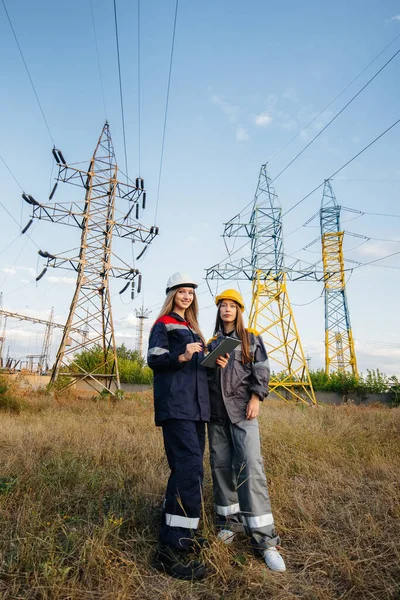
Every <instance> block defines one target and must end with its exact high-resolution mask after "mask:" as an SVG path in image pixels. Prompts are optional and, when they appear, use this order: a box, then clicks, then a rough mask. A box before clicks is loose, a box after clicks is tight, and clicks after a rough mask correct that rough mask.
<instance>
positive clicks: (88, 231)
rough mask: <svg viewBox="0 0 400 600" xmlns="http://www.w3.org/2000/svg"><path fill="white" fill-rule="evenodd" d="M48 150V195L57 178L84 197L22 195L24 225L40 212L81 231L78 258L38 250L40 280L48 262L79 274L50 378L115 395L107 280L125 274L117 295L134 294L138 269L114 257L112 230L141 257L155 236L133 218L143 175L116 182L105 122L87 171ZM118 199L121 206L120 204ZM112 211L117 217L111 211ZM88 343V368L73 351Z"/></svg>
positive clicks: (141, 199) (141, 204)
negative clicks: (27, 215) (53, 166)
mask: <svg viewBox="0 0 400 600" xmlns="http://www.w3.org/2000/svg"><path fill="white" fill-rule="evenodd" d="M53 155H54V158H55V160H56V162H57V165H58V169H59V171H58V177H57V182H56V184H55V185H54V188H53V190H52V192H51V194H50V196H49V200H50V201H51V200H52V198H53V196H54V194H55V191H56V189H57V185H58V182H60V181H61V182H65V183H69V184H72V185H75V186H81V187H83V188H84V189H85V198H84V201H83V202H72V203H68V204H67V203H65V202H60V203H56V202H55V203H48V204H41V203H39V202H37V201H36V200H35V199H34V198H33V197H32V196H31V195H28V194H25V193H23V195H22V196H23V198H24V200H25V201H26V202H28V204H30V205H31V206H32V211H33V212H32V219H31V221H30V223H31V222H32V220H33V218H38V219H41V220H45V221H50V222H52V223H62V224H64V225H69V226H73V227H78V228H79V229H80V230H81V242H80V250H79V254H78V256H73V257H70V256H66V255H65V254H66V253H62V254H59V255H55V254H50V253H49V252H47V251H46V252H43V251H39V254H40V256H42V257H43V258H45V259H47V262H46V266H45V268H44V269H43V271H42V273H41V274H40V275H39V277H38V278H37V279H38V280H39V279H41V278H42V277H43V275H44V274H45V272H46V270H47V268H48V267H60V268H64V269H72V270H73V271H75V272H76V274H77V280H76V288H75V293H74V295H73V298H72V301H71V305H70V309H69V314H68V318H67V322H66V325H65V327H64V331H63V335H62V340H61V344H60V347H59V349H58V352H57V356H56V360H55V364H54V368H53V372H52V377H51V382H52V383H55V382H56V380H57V378H58V376H59V375H60V374H62V375H67V376H68V377H69V378H70V379H69V381H68V382H67V383H66V385H65V386H64V388H63V389H65V388H66V387H69V386H70V385H72V384H73V383H75V381H76V380H85V381H86V382H87V383H88V384H89V385H90V386H91V387H93V388H94V389H95V390H96V391H99V390H102V389H104V390H107V391H108V392H110V393H115V391H116V390H117V389H119V388H120V382H119V373H118V360H117V352H116V342H115V334H114V325H113V319H112V310H111V296H110V289H109V278H110V277H115V278H117V279H123V280H125V282H126V283H125V285H124V287H123V289H122V290H121V291H120V293H123V292H124V291H125V290H126V289H127V288H128V287H129V286H130V287H131V295H132V296H134V293H135V291H136V292H137V293H139V292H140V288H141V274H140V273H139V271H138V270H137V269H136V268H135V266H134V265H129V264H128V263H127V262H125V261H123V260H122V259H120V258H119V257H117V256H116V255H115V253H114V252H113V251H112V241H113V238H114V237H115V236H117V237H120V238H123V239H128V240H129V241H131V243H132V244H133V248H135V247H136V245H138V244H139V245H140V246H139V252H138V253H137V255H138V256H137V257H140V256H141V255H142V253H143V250H144V248H143V247H142V246H143V245H147V244H149V243H150V242H151V241H152V240H153V239H154V237H155V236H156V235H157V233H158V228H157V227H155V226H153V227H150V228H148V227H145V226H143V225H142V224H141V223H140V222H139V216H140V214H141V213H142V212H143V210H144V208H145V205H146V192H145V190H144V181H143V179H141V178H137V179H136V182H135V184H134V185H131V184H129V183H123V182H121V181H119V180H118V165H117V162H116V159H115V153H114V147H113V144H112V140H111V135H110V131H109V126H108V123H106V124H105V125H104V127H103V129H102V132H101V135H100V137H99V140H98V142H97V145H96V148H95V151H94V153H93V156H92V158H91V160H90V163H89V167H88V169H87V170H82V169H77V168H75V167H72V166H70V165H68V164H67V163H66V161H65V159H64V156H63V154H62V152H61V151H60V150H58V149H55V148H54V149H53ZM116 201H119V203H121V204H122V206H119V207H118V209H117V206H116ZM117 210H118V214H122V216H118V217H117V216H116V215H117ZM27 228H28V227H26V228H25V230H24V231H26V230H27ZM114 261H116V263H117V264H116V263H115V262H114ZM136 283H137V287H136ZM82 330H83V331H85V332H87V335H80V334H79V333H77V332H82ZM93 347H98V348H100V354H101V358H100V359H99V362H98V364H96V366H95V367H93V368H92V369H91V370H89V369H88V368H86V367H85V366H83V364H82V362H81V361H79V360H77V359H76V355H77V353H78V352H79V353H81V352H82V351H83V350H88V349H90V348H93Z"/></svg>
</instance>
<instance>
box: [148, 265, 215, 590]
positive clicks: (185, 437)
mask: <svg viewBox="0 0 400 600" xmlns="http://www.w3.org/2000/svg"><path fill="white" fill-rule="evenodd" d="M195 288H197V284H196V283H194V281H193V280H192V279H191V278H190V277H189V276H188V275H185V274H182V273H175V274H174V275H172V276H171V277H170V278H169V280H168V283H167V289H166V294H167V297H166V299H165V302H164V305H163V307H162V309H161V312H160V314H159V316H158V318H157V320H156V322H155V323H154V325H153V327H152V329H151V332H150V339H149V351H148V355H147V362H148V365H149V367H151V369H153V371H154V409H155V422H156V425H158V426H161V427H162V431H163V438H164V447H165V452H166V455H167V459H168V464H169V467H170V470H171V474H170V477H169V480H168V485H167V491H166V496H165V507H164V515H163V524H162V527H161V531H160V537H159V544H158V548H157V551H156V555H155V558H154V566H155V567H156V568H157V569H159V570H163V571H165V572H166V573H168V574H169V575H172V576H173V577H177V578H179V579H201V578H202V577H204V574H205V567H204V564H203V563H202V562H201V561H200V560H199V557H198V556H193V551H195V550H196V546H197V549H198V548H199V543H198V539H196V536H195V532H196V529H197V527H198V523H199V517H200V510H201V496H202V481H203V453H204V446H205V422H206V421H209V418H210V403H209V395H208V384H207V372H206V369H205V368H204V367H202V366H201V365H200V362H201V361H202V359H203V358H204V352H203V351H204V346H205V341H204V338H203V336H202V333H201V331H200V328H199V324H198V306H197V299H196V293H195ZM197 554H198V553H197Z"/></svg>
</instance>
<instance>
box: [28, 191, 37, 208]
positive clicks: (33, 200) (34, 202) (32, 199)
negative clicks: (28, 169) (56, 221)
mask: <svg viewBox="0 0 400 600" xmlns="http://www.w3.org/2000/svg"><path fill="white" fill-rule="evenodd" d="M28 197H29V200H30V201H31V204H34V205H35V206H39V202H38V201H37V200H35V198H34V197H33V196H31V194H28Z"/></svg>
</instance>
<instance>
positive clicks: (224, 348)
mask: <svg viewBox="0 0 400 600" xmlns="http://www.w3.org/2000/svg"><path fill="white" fill-rule="evenodd" d="M239 344H240V340H237V339H236V338H232V337H226V338H224V339H223V340H222V342H221V343H220V344H218V346H217V347H216V348H214V350H213V351H212V352H210V353H209V354H207V356H206V357H205V359H204V360H203V361H202V362H201V363H200V364H201V366H202V367H211V368H214V369H215V367H217V366H218V365H217V364H216V363H215V361H216V360H217V358H219V357H220V356H225V354H226V353H228V354H230V353H231V352H232V350H234V349H235V348H236V346H239Z"/></svg>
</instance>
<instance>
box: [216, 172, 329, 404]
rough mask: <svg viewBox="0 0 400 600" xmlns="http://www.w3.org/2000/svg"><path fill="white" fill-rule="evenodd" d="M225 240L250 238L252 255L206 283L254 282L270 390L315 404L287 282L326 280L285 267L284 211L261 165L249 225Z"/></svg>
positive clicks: (229, 230) (228, 230)
mask: <svg viewBox="0 0 400 600" xmlns="http://www.w3.org/2000/svg"><path fill="white" fill-rule="evenodd" d="M224 236H225V237H247V238H249V239H250V245H251V255H250V257H249V258H241V259H239V260H238V261H236V262H231V261H230V260H228V261H226V262H224V263H223V264H221V263H220V264H217V265H214V266H213V267H211V268H210V269H208V270H207V276H206V277H207V280H211V279H224V280H229V279H233V280H238V279H247V280H250V281H251V282H252V304H251V309H250V315H249V327H250V328H253V329H255V330H256V331H257V332H258V333H259V334H261V335H262V337H263V340H264V342H265V345H266V347H267V350H268V355H269V358H270V361H271V363H272V370H273V375H272V377H271V382H270V389H271V391H274V392H275V394H277V395H278V396H280V397H281V398H283V399H285V400H294V401H302V402H305V403H307V404H308V403H314V404H315V403H316V400H315V394H314V390H313V387H312V383H311V379H310V375H309V372H308V366H307V360H306V357H305V355H304V352H303V348H302V344H301V341H300V337H299V333H298V330H297V327H296V322H295V318H294V314H293V310H292V307H291V305H290V301H289V295H288V291H287V285H286V283H287V279H288V278H289V279H292V280H294V279H304V278H306V279H307V278H312V279H314V280H316V279H317V278H318V277H321V278H322V276H323V275H322V273H321V274H319V275H318V274H317V273H316V272H315V271H304V270H302V269H301V267H300V266H299V265H298V264H297V265H295V266H292V267H286V266H285V261H284V252H283V237H282V209H281V206H280V203H279V200H278V196H277V194H276V192H275V190H274V188H273V186H272V184H271V179H270V177H269V175H268V173H267V167H266V165H262V167H261V170H260V174H259V179H258V184H257V189H256V192H255V196H254V202H253V208H252V211H251V216H250V219H249V220H248V221H247V222H243V220H242V219H241V218H240V217H239V216H237V217H234V218H233V219H232V220H231V221H229V222H228V223H226V224H225V231H224Z"/></svg>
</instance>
